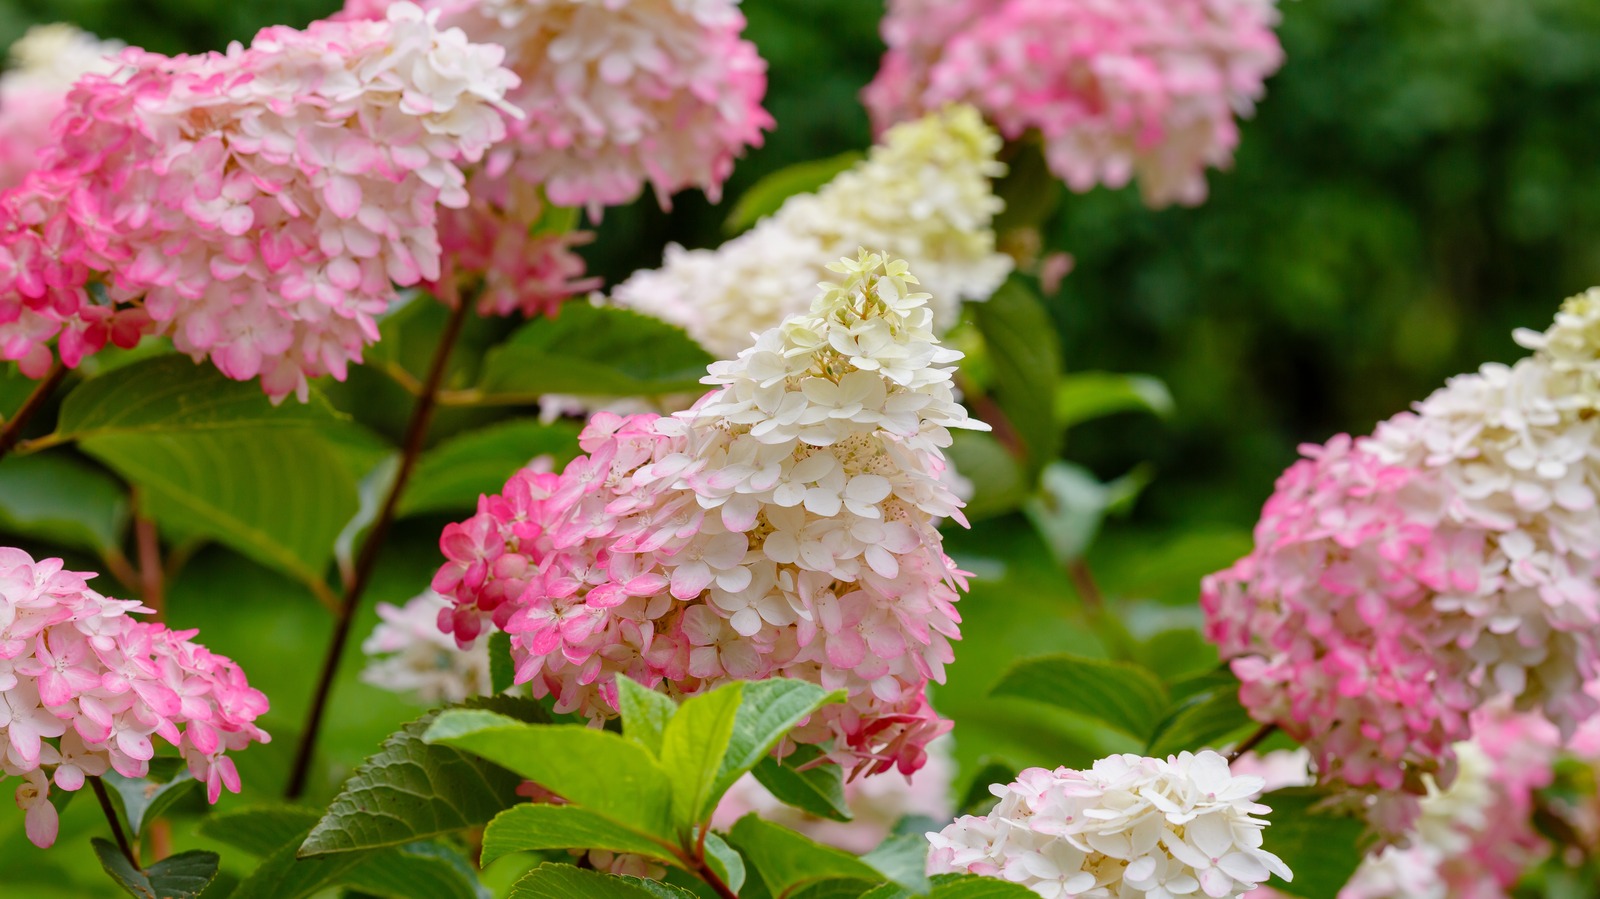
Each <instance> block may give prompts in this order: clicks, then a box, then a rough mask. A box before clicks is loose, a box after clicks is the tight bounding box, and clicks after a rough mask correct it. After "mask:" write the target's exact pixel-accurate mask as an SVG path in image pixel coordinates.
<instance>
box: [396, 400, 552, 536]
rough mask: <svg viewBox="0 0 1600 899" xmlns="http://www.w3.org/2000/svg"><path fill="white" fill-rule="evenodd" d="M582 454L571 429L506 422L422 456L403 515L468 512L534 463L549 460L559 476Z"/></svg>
mask: <svg viewBox="0 0 1600 899" xmlns="http://www.w3.org/2000/svg"><path fill="white" fill-rule="evenodd" d="M578 452H579V449H578V429H577V428H576V427H573V426H571V425H567V424H553V425H545V424H540V423H539V422H536V421H525V420H516V421H504V422H500V423H499V424H496V425H492V426H490V427H487V428H484V429H482V430H479V431H472V432H470V433H467V434H461V435H459V436H456V437H453V438H451V439H450V440H447V441H445V442H444V443H441V444H439V445H438V446H437V447H435V448H433V449H431V450H428V451H427V452H425V453H423V454H422V458H421V459H419V460H418V461H417V470H416V472H415V473H414V474H413V475H412V476H411V480H410V482H409V484H408V486H407V487H406V493H405V497H404V498H403V499H402V500H401V501H400V514H401V515H402V516H406V515H421V514H425V513H430V512H458V511H470V510H471V509H473V508H475V507H476V506H477V504H478V497H479V496H480V495H482V494H485V493H488V494H494V493H499V492H500V491H501V489H502V488H503V487H504V486H505V483H506V480H507V479H508V478H510V477H511V475H513V474H515V473H516V472H517V470H518V469H520V468H522V467H523V466H525V465H527V464H528V463H529V462H530V461H532V460H533V459H535V458H536V457H539V456H550V457H551V458H552V460H553V461H554V463H555V466H556V470H557V471H559V470H561V467H562V466H563V465H565V464H566V463H568V462H570V461H572V458H573V457H574V456H576V455H577V454H578Z"/></svg>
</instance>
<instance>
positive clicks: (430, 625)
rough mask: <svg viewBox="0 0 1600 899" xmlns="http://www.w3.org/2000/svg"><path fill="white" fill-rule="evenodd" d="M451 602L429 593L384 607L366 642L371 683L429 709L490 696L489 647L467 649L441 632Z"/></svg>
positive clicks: (366, 671)
mask: <svg viewBox="0 0 1600 899" xmlns="http://www.w3.org/2000/svg"><path fill="white" fill-rule="evenodd" d="M448 608H450V601H449V600H448V599H446V598H445V597H443V596H440V595H439V594H437V593H435V592H433V591H432V590H428V591H426V592H424V593H422V594H420V595H418V596H416V597H413V598H412V599H411V600H410V601H408V602H407V603H406V604H405V605H403V606H394V605H390V604H389V603H386V602H380V603H378V617H379V618H380V619H382V621H380V622H379V624H378V626H377V627H375V628H373V630H372V634H371V635H370V636H368V637H367V639H366V640H365V641H363V642H362V644H361V651H362V652H363V653H365V654H366V655H367V658H368V661H367V667H365V668H363V669H362V670H361V679H362V680H363V681H365V682H366V683H369V684H371V685H373V686H374V687H378V688H379V689H383V690H388V691H390V692H393V693H400V694H402V695H405V696H410V697H413V698H415V699H416V700H417V701H419V702H421V703H422V704H423V705H427V706H437V705H443V704H445V703H451V702H460V701H462V700H464V699H467V698H469V697H473V696H482V695H484V694H487V693H489V692H490V683H489V644H488V643H487V642H482V643H477V644H475V645H473V646H468V647H465V648H463V647H461V646H458V645H456V641H455V640H453V639H451V638H450V637H449V636H447V635H446V634H445V633H444V632H442V631H440V630H439V613H441V612H444V611H445V610H446V609H448Z"/></svg>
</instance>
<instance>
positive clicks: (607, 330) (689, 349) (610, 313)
mask: <svg viewBox="0 0 1600 899" xmlns="http://www.w3.org/2000/svg"><path fill="white" fill-rule="evenodd" d="M712 361H713V360H712V358H711V354H710V353H707V352H706V351H705V350H704V349H702V348H701V347H700V345H699V344H697V343H695V342H694V341H693V340H692V339H690V338H689V335H688V334H686V333H684V331H683V329H681V328H677V327H674V326H672V325H669V324H667V323H666V322H663V321H659V320H657V319H654V318H650V317H649V316H645V315H640V314H639V313H637V312H632V311H630V310H627V309H617V308H611V307H597V306H590V305H587V304H584V303H569V304H567V305H566V306H564V307H563V308H562V310H561V314H560V315H558V316H556V317H555V318H538V319H535V320H533V321H531V322H529V323H528V324H526V325H524V326H523V327H522V328H520V329H519V330H518V331H517V332H516V333H515V334H513V335H511V338H510V339H509V340H507V341H506V342H505V343H503V344H501V345H500V346H499V347H497V348H495V349H494V350H492V351H491V352H490V353H489V355H488V357H487V358H486V359H485V360H484V368H483V378H482V381H481V382H480V384H479V389H480V390H481V392H482V394H483V396H482V401H483V402H485V403H501V404H513V405H514V404H521V403H528V402H533V401H535V400H537V398H538V397H539V396H541V395H543V394H547V393H569V394H578V395H582V396H659V395H661V394H667V393H699V392H701V391H703V390H704V389H705V388H704V387H703V386H702V385H701V384H700V378H701V377H703V376H704V375H705V373H706V366H707V365H709V364H711V362H712Z"/></svg>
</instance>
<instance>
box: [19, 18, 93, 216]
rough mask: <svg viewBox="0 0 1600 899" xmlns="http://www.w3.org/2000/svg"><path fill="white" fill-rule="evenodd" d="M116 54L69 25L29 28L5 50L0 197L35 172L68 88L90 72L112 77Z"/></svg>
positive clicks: (64, 101)
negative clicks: (7, 53)
mask: <svg viewBox="0 0 1600 899" xmlns="http://www.w3.org/2000/svg"><path fill="white" fill-rule="evenodd" d="M121 50H122V44H120V43H117V42H115V41H102V40H98V39H97V38H95V36H94V35H92V34H89V33H87V32H84V31H80V30H78V29H77V28H74V27H72V26H71V25H37V26H34V27H33V28H30V29H29V30H28V33H27V34H25V35H23V37H22V39H21V40H19V41H17V42H16V43H15V44H13V45H12V46H11V68H9V69H8V70H7V71H6V73H5V74H3V75H0V134H3V135H5V140H3V141H0V191H5V190H9V189H11V188H13V187H16V186H17V185H18V184H21V183H22V179H23V178H25V177H27V175H28V173H29V172H31V171H33V170H34V169H36V168H38V167H39V161H40V160H39V154H40V153H41V152H42V151H43V150H44V148H45V147H47V146H49V144H50V125H51V123H52V122H54V121H55V119H56V116H57V115H58V114H59V113H60V112H61V110H62V108H63V107H65V106H66V101H67V91H68V90H70V89H71V88H72V83H73V82H75V81H77V80H78V79H79V78H81V77H83V76H84V75H87V74H89V73H90V72H98V73H100V74H109V73H111V72H114V71H116V68H117V63H116V61H115V60H114V59H113V57H114V56H116V54H117V53H118V52H120V51H121Z"/></svg>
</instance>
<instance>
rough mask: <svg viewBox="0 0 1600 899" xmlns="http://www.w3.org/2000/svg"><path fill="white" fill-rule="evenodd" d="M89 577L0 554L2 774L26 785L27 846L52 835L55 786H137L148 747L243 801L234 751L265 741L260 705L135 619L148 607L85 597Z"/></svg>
mask: <svg viewBox="0 0 1600 899" xmlns="http://www.w3.org/2000/svg"><path fill="white" fill-rule="evenodd" d="M92 577H94V575H93V574H87V573H83V572H74V571H66V570H63V568H62V565H61V560H60V559H43V560H39V561H35V560H34V558H33V557H32V556H30V555H28V554H27V553H25V552H23V551H22V550H20V549H13V548H10V547H3V548H0V771H3V772H4V773H5V774H7V775H11V776H16V777H22V778H24V782H23V783H22V784H21V785H20V786H18V788H17V794H16V800H17V805H18V806H19V807H21V808H22V809H24V810H25V811H26V812H27V833H28V838H29V839H30V840H32V841H33V843H34V844H35V845H37V846H41V847H44V846H49V845H50V844H51V843H53V842H54V841H55V836H56V826H57V818H56V810H55V807H54V806H53V805H51V803H50V785H51V783H52V782H53V783H54V784H55V786H57V787H59V788H61V789H63V790H68V791H73V790H78V789H81V788H82V787H83V783H84V779H85V778H86V777H94V776H98V775H101V774H104V773H106V771H108V770H114V771H116V772H117V773H119V774H122V775H124V776H126V777H135V778H137V777H144V776H145V775H146V774H147V773H148V772H149V764H150V760H151V759H152V758H154V757H155V743H154V738H156V737H159V738H161V739H162V740H164V741H166V742H167V743H170V744H171V745H172V746H174V747H176V748H177V750H178V752H179V754H180V755H182V756H183V758H184V760H185V761H186V762H187V763H188V767H189V772H190V773H191V774H193V775H194V777H195V779H196V780H198V781H200V782H201V783H203V784H205V785H206V798H207V799H209V800H210V801H211V802H216V801H217V798H218V796H219V795H220V794H221V792H222V789H223V788H224V787H226V788H227V789H228V790H231V791H232V792H235V793H237V792H239V772H238V771H237V770H236V769H235V768H234V765H233V760H232V759H230V758H228V756H227V753H228V751H230V750H240V749H244V748H245V747H246V746H248V745H249V744H251V743H253V742H254V743H265V742H267V741H268V739H269V738H268V736H267V734H266V732H265V731H262V730H261V729H260V728H258V727H256V725H255V720H256V718H257V717H259V716H260V715H262V714H264V713H265V712H266V711H267V698H266V697H265V696H263V695H262V694H261V693H260V692H259V691H257V690H254V689H251V687H250V685H249V683H247V682H246V681H245V677H244V672H242V671H240V670H239V666H237V665H235V664H234V663H233V662H232V661H230V660H228V659H226V658H224V657H222V656H219V655H217V654H215V653H213V652H211V651H210V650H208V649H206V648H205V647H204V646H201V645H200V644H198V643H194V642H191V640H190V638H191V637H193V636H194V635H195V633H196V632H195V631H172V630H168V629H167V628H166V627H164V626H163V625H160V624H154V623H150V622H144V621H138V620H136V619H134V618H133V617H132V614H133V613H136V612H148V611H150V610H149V609H147V608H145V607H143V606H141V605H140V604H139V603H137V602H130V601H127V600H118V599H109V598H107V597H104V596H101V595H100V594H99V593H96V592H95V591H93V590H91V589H89V587H88V584H87V580H88V579H89V578H92Z"/></svg>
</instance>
